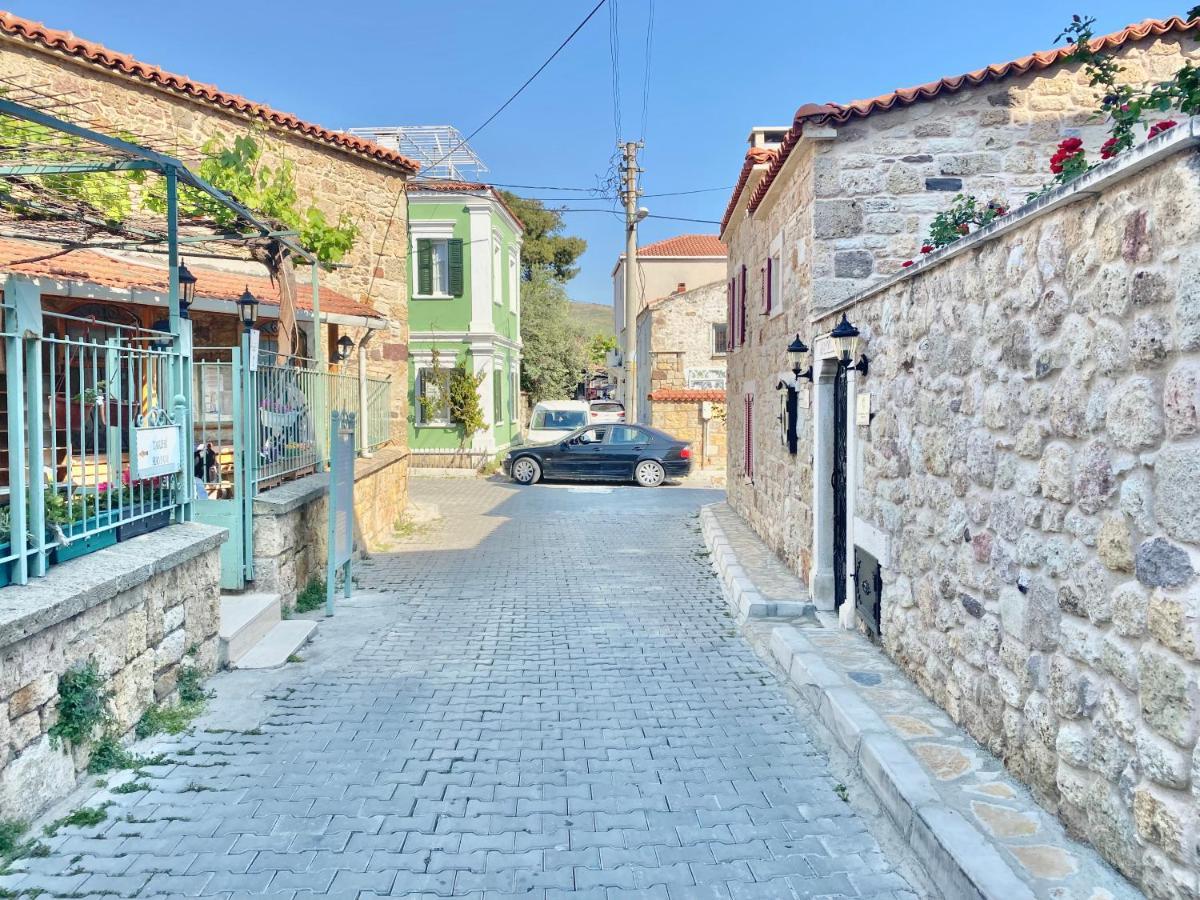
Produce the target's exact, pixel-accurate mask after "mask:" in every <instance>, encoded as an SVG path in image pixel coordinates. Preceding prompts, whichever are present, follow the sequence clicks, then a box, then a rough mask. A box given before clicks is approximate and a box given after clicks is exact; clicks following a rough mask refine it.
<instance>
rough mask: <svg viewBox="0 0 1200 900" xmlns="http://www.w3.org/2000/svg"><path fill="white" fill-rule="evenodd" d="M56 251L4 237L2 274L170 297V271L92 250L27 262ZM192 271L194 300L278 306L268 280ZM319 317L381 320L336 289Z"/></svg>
mask: <svg viewBox="0 0 1200 900" xmlns="http://www.w3.org/2000/svg"><path fill="white" fill-rule="evenodd" d="M58 249H59V248H58V247H54V246H51V245H49V244H36V243H33V242H30V241H13V240H7V239H4V238H0V272H7V273H12V274H16V275H28V276H31V277H40V278H53V279H57V280H60V281H81V282H89V283H91V284H99V285H103V286H104V287H110V288H116V289H118V290H131V289H134V288H140V289H143V290H148V291H156V292H158V293H161V294H166V292H167V270H166V266H163V267H161V268H159V267H156V266H150V265H139V264H137V263H131V262H127V261H126V260H125V259H116V258H114V257H111V256H107V255H105V254H103V253H98V252H96V251H94V250H72V251H71V252H70V253H66V254H63V255H62V256H55V257H52V258H51V259H41V260H37V261H36V262H23V261H22V260H28V259H31V258H34V257H38V256H43V255H45V254H48V253H54V252H56V251H57V250H58ZM187 264H188V268H189V269H190V270H191V271H192V274H193V275H195V276H196V296H197V297H207V298H211V299H215V300H236V299H237V298H238V297H240V296H241V294H242V291H243V290H245V289H246V288H247V287H249V288H250V292H251V293H253V294H254V296H255V297H257V298H258V299H259V300H260V301H261V302H263V303H264V304H267V305H268V306H278V305H279V289H278V288H277V287H276V286H275V285H274V284H272V283H271V279H269V278H261V277H259V278H255V277H247V276H245V275H238V274H237V273H235V272H226V271H220V270H217V269H210V268H206V267H203V266H201V265H200V264H199V262H198V261H196V260H191V259H189V260H188V263H187ZM307 278H308V274H307V272H301V273H300V274H299V275H298V278H297V281H298V282H299V283H298V285H297V287H298V290H297V292H296V294H297V296H296V305H297V306H298V307H299V308H300V309H304V310H309V311H311V310H312V290H311V288H309V286H308V281H307ZM321 312H322V313H323V314H324V313H333V314H337V315H346V316H368V317H378V316H379V313H378V312H376V311H375V309H374V308H373V307H371V306H370V305H368V304H366V303H359V302H357V301H355V300H352V299H350V298H349V297H347V296H346V295H345V294H340V293H338V292H337V291H335V290H333V289H332V288H328V287H325V286H322V287H321Z"/></svg>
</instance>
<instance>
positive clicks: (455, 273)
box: [446, 238, 463, 297]
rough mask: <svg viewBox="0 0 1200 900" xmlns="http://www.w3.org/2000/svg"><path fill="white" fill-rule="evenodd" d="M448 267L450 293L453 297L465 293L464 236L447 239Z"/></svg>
mask: <svg viewBox="0 0 1200 900" xmlns="http://www.w3.org/2000/svg"><path fill="white" fill-rule="evenodd" d="M446 268H447V269H448V270H449V271H448V281H449V282H450V294H451V296H453V297H461V296H462V295H463V242H462V238H451V239H450V240H448V241H446Z"/></svg>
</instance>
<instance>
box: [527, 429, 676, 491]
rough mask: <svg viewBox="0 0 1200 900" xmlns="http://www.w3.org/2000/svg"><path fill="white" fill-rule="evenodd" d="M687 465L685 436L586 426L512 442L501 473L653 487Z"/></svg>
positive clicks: (529, 478)
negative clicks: (540, 439)
mask: <svg viewBox="0 0 1200 900" xmlns="http://www.w3.org/2000/svg"><path fill="white" fill-rule="evenodd" d="M691 468H692V449H691V447H689V446H688V444H687V442H686V441H677V440H676V439H675V438H673V437H671V436H670V435H669V434H665V433H663V432H661V431H659V430H658V429H656V428H649V427H647V426H645V425H623V424H620V423H611V424H606V425H588V426H585V427H584V428H580V429H579V430H578V431H576V432H574V433H573V434H571V435H570V436H569V437H566V438H563V439H562V440H561V441H555V442H554V443H550V444H532V445H528V446H521V447H515V448H514V449H512V450H510V451H509V453H508V455H507V456H505V457H504V474H506V475H508V476H510V477H511V478H512V480H513V481H515V482H517V483H518V484H533V483H534V482H536V481H539V480H541V479H542V478H543V477H546V478H569V479H581V480H582V479H588V480H590V479H596V480H612V481H630V480H632V481H636V482H637V483H638V484H640V485H642V487H657V486H658V485H660V484H662V483H663V482H664V481H665V480H666V479H668V478H682V477H683V476H684V475H687V473H688V472H690V471H691Z"/></svg>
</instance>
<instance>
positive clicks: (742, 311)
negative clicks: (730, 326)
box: [738, 266, 746, 344]
mask: <svg viewBox="0 0 1200 900" xmlns="http://www.w3.org/2000/svg"><path fill="white" fill-rule="evenodd" d="M738 304H739V305H738V315H739V316H740V317H741V320H742V321H741V336H740V338H739V340H738V343H739V344H744V343H746V267H745V266H742V287H741V291H740V294H739V300H738Z"/></svg>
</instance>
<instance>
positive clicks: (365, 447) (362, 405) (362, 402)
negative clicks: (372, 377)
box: [358, 328, 375, 459]
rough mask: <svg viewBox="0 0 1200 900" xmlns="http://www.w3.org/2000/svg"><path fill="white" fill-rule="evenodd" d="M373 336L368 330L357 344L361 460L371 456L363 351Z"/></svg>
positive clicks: (365, 366)
mask: <svg viewBox="0 0 1200 900" xmlns="http://www.w3.org/2000/svg"><path fill="white" fill-rule="evenodd" d="M374 334H375V331H374V330H373V329H370V328H368V329H367V333H366V334H364V335H363V336H362V340H360V341H359V342H358V428H359V434H361V435H362V452H361V453H360V454H359V455H360V456H361V457H362V458H363V459H370V458H371V456H372V453H371V420H370V419H369V418H368V417H367V402H368V401H367V354H366V352H365V351H366V349H367V342H368V341H369V340H371V336H372V335H374Z"/></svg>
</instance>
